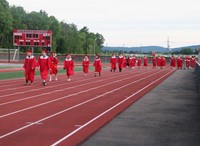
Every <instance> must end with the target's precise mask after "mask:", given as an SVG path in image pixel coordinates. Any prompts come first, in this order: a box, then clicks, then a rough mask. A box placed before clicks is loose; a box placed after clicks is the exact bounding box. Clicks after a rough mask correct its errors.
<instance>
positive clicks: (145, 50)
mask: <svg viewBox="0 0 200 146" xmlns="http://www.w3.org/2000/svg"><path fill="white" fill-rule="evenodd" d="M102 50H103V51H105V50H107V51H111V52H112V51H113V52H114V51H117V52H119V51H121V52H141V53H148V52H151V51H156V52H167V48H164V47H159V46H143V47H103V48H102Z"/></svg>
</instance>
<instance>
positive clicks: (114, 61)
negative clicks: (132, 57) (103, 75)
mask: <svg viewBox="0 0 200 146" xmlns="http://www.w3.org/2000/svg"><path fill="white" fill-rule="evenodd" d="M116 63H117V58H116V56H115V54H114V53H112V56H111V58H110V66H111V69H110V71H111V72H112V71H114V72H115V70H116V68H117V65H116Z"/></svg>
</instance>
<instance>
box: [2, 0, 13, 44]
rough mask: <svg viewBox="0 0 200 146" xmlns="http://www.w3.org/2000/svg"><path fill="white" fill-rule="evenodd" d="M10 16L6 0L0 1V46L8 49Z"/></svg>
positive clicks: (10, 26)
mask: <svg viewBox="0 0 200 146" xmlns="http://www.w3.org/2000/svg"><path fill="white" fill-rule="evenodd" d="M12 21H13V18H12V15H11V12H10V9H9V4H8V2H7V1H6V0H0V30H1V32H0V46H1V47H9V46H10V45H11V42H9V35H10V34H11V32H12V29H13V27H12Z"/></svg>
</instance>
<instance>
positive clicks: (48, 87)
mask: <svg viewBox="0 0 200 146" xmlns="http://www.w3.org/2000/svg"><path fill="white" fill-rule="evenodd" d="M138 72H139V71H138ZM105 76H108V77H109V76H113V74H109V75H105ZM79 78H82V77H79ZM93 79H94V78H87V79H83V80H81V81H80V80H77V81H74V82H73V83H77V82H82V81H87V80H93ZM63 81H64V80H63ZM67 84H69V83H68V82H67V81H66V82H65V83H62V84H57V85H53V86H45V89H51V88H54V87H59V86H63V85H67ZM27 87H29V88H30V87H31V86H24V88H27ZM42 89H44V88H37V89H32V90H28V91H23V92H22V91H21V92H15V93H12V94H6V95H1V96H0V98H4V97H8V96H12V95H18V94H24V93H28V92H32V91H39V90H42ZM4 91H5V90H4Z"/></svg>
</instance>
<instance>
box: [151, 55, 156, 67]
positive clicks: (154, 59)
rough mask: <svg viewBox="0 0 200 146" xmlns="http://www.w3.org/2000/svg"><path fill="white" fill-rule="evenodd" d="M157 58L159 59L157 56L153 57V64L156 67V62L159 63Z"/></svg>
mask: <svg viewBox="0 0 200 146" xmlns="http://www.w3.org/2000/svg"><path fill="white" fill-rule="evenodd" d="M156 60H157V59H156V57H153V59H152V64H153V66H154V67H155V66H156V63H157V62H156Z"/></svg>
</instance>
